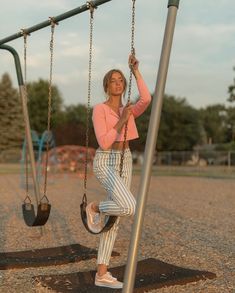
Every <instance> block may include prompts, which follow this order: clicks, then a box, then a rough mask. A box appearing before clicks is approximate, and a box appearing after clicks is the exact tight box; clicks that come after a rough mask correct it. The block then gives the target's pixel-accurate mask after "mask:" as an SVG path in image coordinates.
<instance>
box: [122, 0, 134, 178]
mask: <svg viewBox="0 0 235 293" xmlns="http://www.w3.org/2000/svg"><path fill="white" fill-rule="evenodd" d="M135 1H136V0H132V18H131V55H135V47H134V43H135ZM132 76H133V70H132V67H131V66H130V75H129V84H128V95H127V104H129V103H130V100H131V88H132ZM127 124H128V123H126V124H125V130H124V141H123V148H122V154H121V159H120V170H119V174H120V177H122V171H123V162H124V154H125V147H126V139H127Z"/></svg>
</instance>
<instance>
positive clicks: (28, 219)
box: [22, 18, 57, 227]
mask: <svg viewBox="0 0 235 293" xmlns="http://www.w3.org/2000/svg"><path fill="white" fill-rule="evenodd" d="M50 22H51V40H50V77H49V88H48V112H47V113H48V114H47V133H50V128H51V103H52V68H53V49H54V31H55V25H56V24H57V23H55V21H54V20H53V18H50ZM22 34H23V36H24V75H25V78H24V79H25V81H24V86H25V93H26V99H27V88H26V67H27V66H26V56H27V54H26V50H27V36H28V35H27V33H26V32H25V31H24V30H22ZM49 148H50V136H49V135H48V136H47V141H46V158H45V174H44V188H43V196H42V197H41V199H40V201H39V203H37V205H38V206H37V213H36V214H35V209H34V205H33V204H32V201H31V198H30V195H29V169H28V152H27V140H26V154H25V175H26V176H25V177H26V197H25V199H24V203H23V204H22V211H23V218H24V221H25V223H26V225H27V226H30V227H32V226H43V225H45V224H46V222H47V220H48V218H49V215H50V211H51V205H50V203H49V199H48V197H47V175H48V156H49V155H48V153H49Z"/></svg>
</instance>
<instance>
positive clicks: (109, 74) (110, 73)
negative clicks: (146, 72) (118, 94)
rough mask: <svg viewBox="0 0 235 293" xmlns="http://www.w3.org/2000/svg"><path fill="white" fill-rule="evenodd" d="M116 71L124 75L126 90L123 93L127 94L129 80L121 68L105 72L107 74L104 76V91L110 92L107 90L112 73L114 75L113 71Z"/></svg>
mask: <svg viewBox="0 0 235 293" xmlns="http://www.w3.org/2000/svg"><path fill="white" fill-rule="evenodd" d="M115 72H118V73H120V74H121V76H122V79H123V82H124V91H123V93H124V94H125V92H126V87H127V81H126V78H125V76H124V74H123V73H122V71H121V70H119V69H111V70H109V71H108V72H107V73H106V74H105V76H104V78H103V88H104V92H105V93H106V94H107V93H108V92H107V91H108V86H109V83H110V81H111V78H112V75H113V73H115Z"/></svg>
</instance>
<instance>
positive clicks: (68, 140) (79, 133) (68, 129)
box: [55, 104, 98, 148]
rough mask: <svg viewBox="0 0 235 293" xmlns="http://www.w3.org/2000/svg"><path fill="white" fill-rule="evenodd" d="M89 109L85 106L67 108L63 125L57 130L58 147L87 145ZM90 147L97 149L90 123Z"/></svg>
mask: <svg viewBox="0 0 235 293" xmlns="http://www.w3.org/2000/svg"><path fill="white" fill-rule="evenodd" d="M91 112H92V109H91ZM86 120H87V107H86V106H85V105H81V104H78V105H70V106H67V107H65V111H64V118H63V124H60V125H59V126H58V127H56V129H55V138H56V143H57V145H65V144H76V145H81V146H85V145H86ZM89 146H90V147H95V148H96V147H97V146H98V145H97V141H96V137H95V133H94V128H93V125H92V122H91V121H90V123H89Z"/></svg>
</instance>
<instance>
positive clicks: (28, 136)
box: [0, 45, 40, 205]
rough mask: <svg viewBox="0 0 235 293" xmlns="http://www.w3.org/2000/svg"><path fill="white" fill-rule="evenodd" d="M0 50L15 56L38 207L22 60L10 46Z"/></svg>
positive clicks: (37, 186) (38, 195)
mask: <svg viewBox="0 0 235 293" xmlns="http://www.w3.org/2000/svg"><path fill="white" fill-rule="evenodd" d="M0 49H4V50H7V51H9V52H10V53H11V54H12V55H13V57H14V61H15V67H16V74H17V80H18V84H19V92H20V97H21V101H22V109H23V115H24V121H25V135H26V140H27V145H28V151H29V158H30V164H31V171H32V177H33V183H34V192H35V197H36V202H37V205H38V204H39V201H40V190H39V185H38V181H37V173H36V167H35V166H36V165H35V158H34V152H33V143H32V137H31V130H30V123H29V115H28V107H27V98H26V93H25V87H24V82H23V76H22V71H21V66H20V58H19V55H18V53H17V52H16V50H15V49H14V48H12V47H10V46H8V45H1V46H0Z"/></svg>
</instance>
